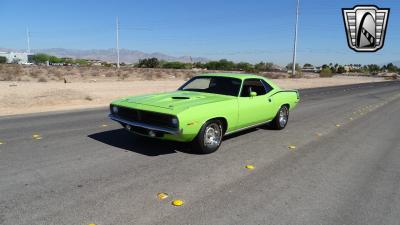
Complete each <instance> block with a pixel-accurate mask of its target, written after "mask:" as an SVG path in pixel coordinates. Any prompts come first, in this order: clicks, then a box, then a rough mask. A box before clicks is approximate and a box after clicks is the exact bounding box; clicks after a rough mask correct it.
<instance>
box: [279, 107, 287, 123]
mask: <svg viewBox="0 0 400 225" xmlns="http://www.w3.org/2000/svg"><path fill="white" fill-rule="evenodd" d="M288 119H289V110H288V108H287V107H285V106H283V107H282V108H281V109H280V110H279V125H280V126H281V127H285V126H286V123H287V121H288Z"/></svg>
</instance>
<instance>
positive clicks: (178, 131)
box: [108, 114, 182, 135]
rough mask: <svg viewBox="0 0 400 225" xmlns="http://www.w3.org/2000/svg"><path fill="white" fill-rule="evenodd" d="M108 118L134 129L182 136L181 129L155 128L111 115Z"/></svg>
mask: <svg viewBox="0 0 400 225" xmlns="http://www.w3.org/2000/svg"><path fill="white" fill-rule="evenodd" d="M108 118H110V119H112V120H114V121H117V122H119V123H121V124H124V125H129V126H132V127H140V128H144V129H148V130H152V131H158V132H162V133H166V134H170V135H180V134H182V129H179V128H176V129H173V128H167V127H159V126H154V125H150V124H146V123H141V122H134V121H129V120H126V119H123V118H121V117H119V116H116V115H113V114H109V115H108Z"/></svg>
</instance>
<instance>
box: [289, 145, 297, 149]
mask: <svg viewBox="0 0 400 225" xmlns="http://www.w3.org/2000/svg"><path fill="white" fill-rule="evenodd" d="M288 149H296V145H289V146H288Z"/></svg>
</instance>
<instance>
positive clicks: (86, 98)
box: [85, 95, 93, 101]
mask: <svg viewBox="0 0 400 225" xmlns="http://www.w3.org/2000/svg"><path fill="white" fill-rule="evenodd" d="M85 100H87V101H93V98H92V97H90V96H89V95H88V96H86V97H85Z"/></svg>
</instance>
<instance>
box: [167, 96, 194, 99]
mask: <svg viewBox="0 0 400 225" xmlns="http://www.w3.org/2000/svg"><path fill="white" fill-rule="evenodd" d="M171 98H172V99H190V97H185V96H174V97H171Z"/></svg>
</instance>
